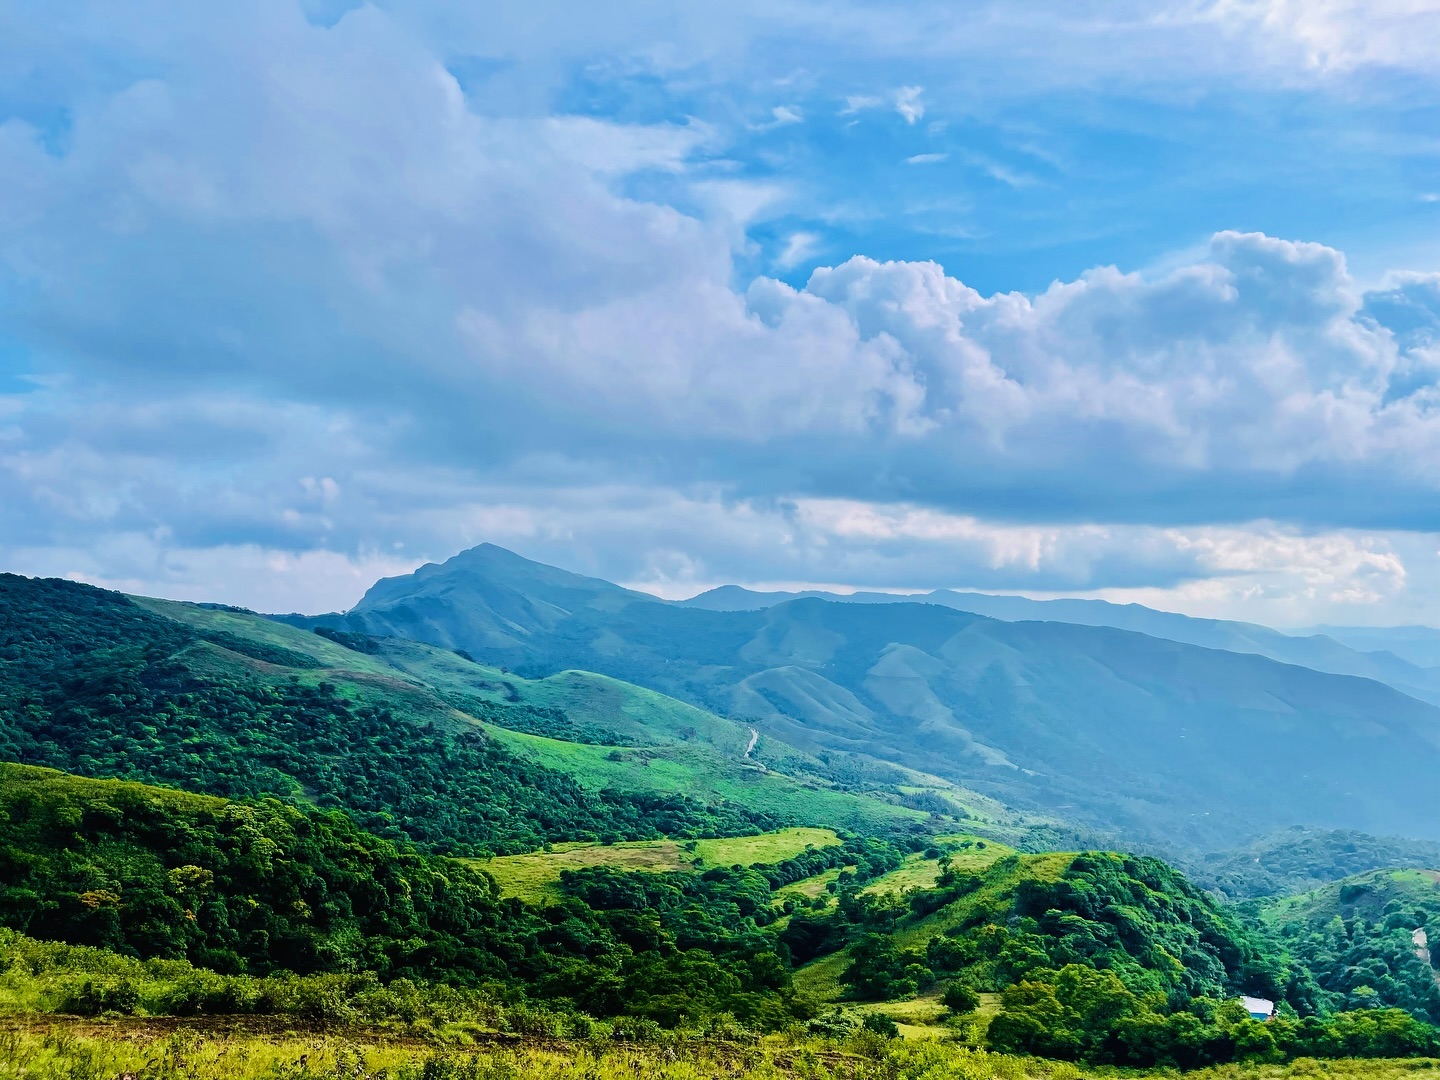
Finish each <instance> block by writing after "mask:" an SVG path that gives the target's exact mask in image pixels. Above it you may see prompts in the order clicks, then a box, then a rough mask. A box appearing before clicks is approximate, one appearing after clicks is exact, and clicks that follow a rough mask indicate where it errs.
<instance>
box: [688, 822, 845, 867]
mask: <svg viewBox="0 0 1440 1080" xmlns="http://www.w3.org/2000/svg"><path fill="white" fill-rule="evenodd" d="M838 843H840V837H838V836H836V835H835V831H834V830H833V829H811V828H793V829H777V830H776V831H774V832H768V833H761V834H759V835H758V836H731V837H726V838H724V839H720V840H697V841H696V842H695V854H696V855H698V856H699V857H700V858H702V859H704V860H705V861H706V862H707V863H709V864H710V865H711V866H734V865H736V864H738V865H740V866H754V865H755V864H756V863H777V862H784V861H785V860H786V859H793V858H794V857H795V856H796V855H799V854H800V853H801V852H802V851H804V850H805V849H806V848H810V847H817V848H823V847H833V846H835V845H836V844H838Z"/></svg>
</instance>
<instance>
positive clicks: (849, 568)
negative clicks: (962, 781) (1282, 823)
mask: <svg viewBox="0 0 1440 1080" xmlns="http://www.w3.org/2000/svg"><path fill="white" fill-rule="evenodd" d="M1437 41H1440V0H1372V2H1369V3H1364V4H1361V3H1358V2H1349V0H1304V2H1299V0H1296V2H1291V0H1269V2H1266V0H1184V2H1170V3H1166V2H1159V3H1155V2H1148V3H1130V2H1127V0H1111V2H1107V3H1103V4H1101V3H1087V2H1085V0H1071V2H1066V3H1059V2H1056V3H1034V2H1023V0H1020V2H1017V0H1007V2H1000V3H987V2H984V0H977V2H975V3H970V4H966V5H956V4H953V3H938V2H937V3H927V2H908V0H906V2H886V3H883V4H880V3H858V2H854V0H825V2H824V3H820V2H809V0H766V2H764V3H755V2H751V0H734V2H731V3H728V4H725V5H701V4H690V5H675V4H668V3H658V2H651V0H615V2H614V3H609V4H605V5H586V4H575V3H549V4H546V3H538V4H537V3H535V2H533V0H530V2H527V3H518V2H511V0H488V2H487V3H484V4H473V3H469V4H461V3H456V2H439V0H417V2H414V3H379V4H352V3H349V2H347V0H293V2H291V0H254V2H253V3H249V4H245V5H208V4H200V5H176V4H171V3H166V4H161V3H154V2H147V0H121V2H118V3H117V2H114V0H110V2H106V3H86V2H84V0H80V2H77V3H75V4H70V5H66V6H65V8H64V10H63V11H57V9H56V8H55V7H54V5H49V4H41V3H38V2H32V0H9V2H8V3H6V4H3V5H0V569H4V570H9V571H13V572H18V573H25V574H43V575H55V576H66V577H73V578H77V579H80V580H85V581H91V582H94V583H96V584H101V585H106V586H110V587H115V588H122V589H126V590H128V591H132V592H139V593H145V594H150V595H159V596H168V597H174V598H178V599H190V600H212V601H221V602H226V603H234V604H241V605H244V606H247V607H252V608H255V609H257V610H265V611H295V610H299V611H308V612H318V611H326V610H337V609H344V608H347V607H349V606H350V605H352V604H353V603H354V602H355V601H356V600H357V599H358V598H359V597H360V595H361V594H362V593H363V592H364V590H365V588H367V587H368V586H369V585H370V584H371V583H372V582H373V581H374V580H375V579H376V578H378V577H380V576H383V575H388V574H396V573H403V572H406V571H408V570H410V569H412V568H414V567H415V566H417V565H419V564H421V563H423V562H426V561H432V560H442V559H444V558H446V557H448V556H450V555H452V554H454V553H456V552H457V551H459V550H461V549H463V548H466V547H469V546H472V545H474V544H478V543H481V542H485V541H488V542H492V543H496V544H500V545H502V546H505V547H509V548H511V549H513V550H516V551H518V552H520V553H521V554H524V555H527V556H529V557H532V558H536V559H540V560H542V561H546V562H551V563H554V564H556V565H560V566H564V567H567V568H570V569H574V570H578V571H581V572H584V573H590V574H595V575H598V576H602V577H606V578H609V579H611V580H615V581H620V582H622V583H625V584H629V585H632V586H636V587H640V588H645V589H649V590H651V591H655V592H658V593H660V594H662V595H666V596H672V597H680V596H686V595H690V594H693V593H695V592H698V591H701V590H702V589H705V588H708V587H711V586H714V585H717V584H721V583H732V582H733V583H740V584H746V585H751V586H755V587H760V588H773V587H783V588H793V587H798V586H823V587H831V588H841V589H850V588H863V589H886V590H894V591H909V590H922V589H932V588H942V587H944V588H965V589H980V590H986V591H995V592H1023V593H1026V594H1029V595H1036V596H1053V595H1085V596H1100V597H1104V598H1107V599H1115V600H1124V601H1138V602H1142V603H1147V604H1150V605H1152V606H1157V607H1162V608H1168V609H1171V610H1180V611H1186V612H1189V613H1192V614H1199V615H1206V616H1216V617H1225V618H1241V619H1249V620H1252V621H1256V622H1264V623H1269V624H1271V625H1279V626H1305V625H1310V624H1318V623H1335V624H1355V625H1387V624H1401V623H1425V624H1430V625H1440V136H1437V132H1440V74H1437V69H1436V67H1435V65H1434V63H1433V53H1434V44H1435V42H1437Z"/></svg>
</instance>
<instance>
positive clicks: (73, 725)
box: [0, 575, 983, 855]
mask: <svg viewBox="0 0 1440 1080" xmlns="http://www.w3.org/2000/svg"><path fill="white" fill-rule="evenodd" d="M427 680H430V681H427ZM562 706H566V707H562ZM467 709H469V710H471V711H466V710H467ZM537 730H538V731H545V732H547V733H549V734H550V735H555V736H558V737H548V736H547V735H536V734H528V733H527V731H537ZM611 738H613V739H615V740H616V742H615V743H614V744H610V743H607V742H605V741H599V742H597V741H594V740H596V739H601V740H606V739H611ZM748 739H749V732H748V730H747V729H745V728H744V727H743V726H741V725H738V724H734V723H731V722H729V721H725V720H722V719H720V718H719V717H715V716H713V715H710V714H707V713H704V712H702V711H701V710H698V709H696V708H694V707H692V706H687V705H683V704H681V703H679V702H676V701H672V700H669V699H666V698H664V697H663V696H662V695H659V694H657V693H654V692H653V691H647V690H641V689H639V688H636V687H627V686H625V685H624V684H621V683H617V682H616V681H615V680H613V679H606V678H604V677H600V676H587V675H585V674H584V673H573V674H570V675H567V676H563V677H560V678H557V679H551V680H543V681H535V682H526V681H524V680H517V679H514V678H513V677H511V676H508V675H507V674H506V673H505V672H502V671H500V670H499V669H493V668H485V667H482V666H480V665H476V664H474V663H472V662H470V661H468V660H465V659H463V658H461V657H459V656H456V655H454V654H450V653H445V652H442V651H440V650H437V649H433V648H429V647H426V646H421V645H415V644H412V643H408V642H375V641H373V640H368V639H364V638H355V637H348V636H346V635H344V634H332V635H331V636H330V637H325V636H322V635H319V634H315V633H310V632H307V631H303V630H299V629H296V628H294V627H290V626H286V625H283V624H280V623H277V622H274V621H272V620H267V619H264V618H261V617H258V616H255V615H252V614H249V613H245V612H239V611H233V610H224V609H216V608H204V607H198V606H195V605H187V604H176V603H168V602H164V601H153V600H139V601H137V600H132V599H130V598H127V597H124V596H121V595H119V594H116V593H109V592H105V591H103V590H99V589H93V588H90V587H88V586H84V585H79V584H76V583H73V582H61V581H35V580H30V579H26V578H19V577H15V576H13V575H0V759H8V760H12V761H20V762H25V763H30V764H41V765H49V766H52V767H55V768H60V769H63V770H68V771H73V772H79V773H85V774H90V775H95V776H106V775H111V776H119V777H125V778H129V779H134V780H141V781H147V782H158V783H163V784H167V785H170V786H174V787H180V788H186V789H189V790H194V791H204V792H210V793H214V794H219V795H226V796H258V795H264V794H276V795H281V796H286V797H289V798H294V799H299V800H303V801H306V802H311V803H313V804H315V805H318V806H321V807H337V808H344V809H346V810H347V811H349V812H350V813H352V814H355V815H357V817H358V819H359V820H360V821H361V822H362V823H363V825H364V826H365V827H366V828H368V829H370V830H372V831H375V832H377V833H380V834H382V835H386V836H390V837H394V838H400V837H405V838H408V839H410V840H413V841H415V842H417V843H420V844H422V845H425V846H428V847H432V848H435V849H437V850H445V851H450V852H455V853H463V854H471V855H487V854H490V853H492V852H507V851H508V852H515V851H524V850H533V849H535V848H537V847H540V846H542V845H543V844H544V843H546V842H558V841H569V842H575V841H617V840H623V839H636V840H639V839H654V838H659V837H661V836H670V837H678V838H687V837H704V836H716V835H725V834H747V833H755V832H758V831H764V830H766V829H769V828H774V827H776V826H779V825H786V824H792V823H794V824H814V825H828V824H840V825H851V826H857V827H865V828H877V829H884V828H888V827H893V826H902V827H903V826H908V825H911V824H916V823H920V822H923V821H924V820H925V819H926V817H927V814H926V813H925V812H924V811H921V810H916V809H913V808H909V807H906V806H903V805H901V804H902V802H903V801H904V799H905V797H904V796H902V795H901V794H900V793H899V792H898V790H892V791H890V792H888V793H887V792H884V791H883V790H882V791H879V792H878V794H877V796H875V797H871V796H870V795H868V794H866V790H867V789H864V788H863V787H862V788H859V789H851V790H845V789H843V788H842V787H841V786H840V785H837V784H836V783H834V782H832V781H827V780H824V779H820V778H815V777H807V778H803V779H792V778H789V777H786V776H783V775H780V774H778V773H776V772H774V771H773V770H762V769H761V768H760V767H759V766H758V764H757V763H755V762H754V761H753V760H749V759H746V758H745V753H744V752H745V747H746V744H747V742H748ZM577 740H578V741H577ZM752 758H753V755H752ZM907 779H909V778H908V777H907ZM677 792H686V793H687V794H683V795H682V794H677ZM977 802H983V800H977Z"/></svg>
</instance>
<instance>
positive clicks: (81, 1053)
mask: <svg viewBox="0 0 1440 1080" xmlns="http://www.w3.org/2000/svg"><path fill="white" fill-rule="evenodd" d="M1436 1074H1440V1061H1435V1060H1414V1059H1411V1060H1406V1061H1396V1062H1385V1061H1325V1062H1317V1061H1310V1060H1300V1061H1295V1062H1292V1063H1290V1064H1288V1065H1283V1066H1282V1065H1254V1064H1247V1065H1229V1066H1223V1067H1220V1068H1215V1069H1205V1070H1201V1071H1199V1072H1193V1073H1188V1074H1184V1075H1186V1076H1187V1077H1189V1078H1191V1080H1241V1078H1244V1080H1289V1078H1292V1077H1296V1078H1298V1077H1334V1078H1336V1080H1361V1078H1365V1080H1399V1078H1401V1077H1413V1076H1416V1075H1436ZM1122 1075H1123V1076H1156V1077H1158V1076H1166V1077H1171V1076H1178V1075H1181V1074H1178V1073H1175V1072H1173V1071H1170V1070H1159V1071H1155V1072H1149V1073H1117V1072H1115V1071H1114V1070H1088V1069H1083V1068H1080V1067H1077V1066H1075V1065H1071V1064H1069V1063H1067V1062H1056V1061H1043V1060H1039V1059H1035V1058H1017V1057H1006V1056H1003V1055H999V1054H991V1053H986V1052H985V1051H981V1050H972V1049H968V1048H965V1047H961V1046H956V1045H947V1044H943V1043H934V1042H930V1043H915V1042H906V1041H903V1040H893V1041H887V1040H884V1039H881V1038H878V1037H875V1036H871V1035H869V1033H861V1034H860V1035H857V1036H855V1037H852V1038H851V1039H850V1040H847V1041H846V1042H844V1043H838V1044H837V1043H828V1042H810V1041H800V1042H792V1041H789V1040H786V1039H783V1038H776V1039H771V1040H767V1041H766V1042H764V1043H760V1044H753V1043H740V1042H726V1041H722V1040H716V1039H686V1040H677V1041H673V1042H664V1043H658V1044H641V1045H617V1044H614V1043H611V1042H608V1041H599V1040H597V1041H592V1042H575V1043H561V1042H540V1041H525V1042H515V1043H512V1044H508V1045H486V1046H473V1045H472V1046H450V1047H438V1046H433V1045H425V1043H423V1042H422V1041H420V1040H418V1039H401V1038H386V1037H381V1036H370V1037H365V1036H349V1037H346V1036H336V1035H330V1034H297V1033H291V1034H275V1035H268V1036H262V1035H250V1034H235V1033H225V1032H217V1031H204V1032H202V1031H198V1030H195V1029H193V1028H183V1027H182V1028H174V1029H169V1030H166V1029H162V1028H154V1027H148V1028H135V1027H133V1026H126V1025H120V1024H116V1025H113V1026H110V1025H106V1024H105V1023H93V1022H92V1023H87V1024H84V1025H83V1026H80V1025H66V1024H51V1023H44V1024H39V1025H37V1026H35V1027H27V1026H25V1024H24V1022H23V1021H22V1022H20V1023H19V1024H18V1025H15V1024H14V1023H13V1022H12V1025H11V1026H9V1027H7V1028H5V1029H0V1078H3V1080H11V1078H15V1080H19V1078H21V1077H24V1078H26V1080H50V1078H61V1077H63V1078H65V1080H181V1078H184V1080H222V1078H223V1080H321V1078H326V1080H342V1078H344V1080H382V1078H383V1080H522V1078H523V1080H632V1078H633V1080H739V1078H742V1077H743V1078H750V1077H754V1078H756V1080H791V1078H794V1080H1088V1078H1091V1077H1095V1078H1099V1077H1114V1076H1122Z"/></svg>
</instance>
